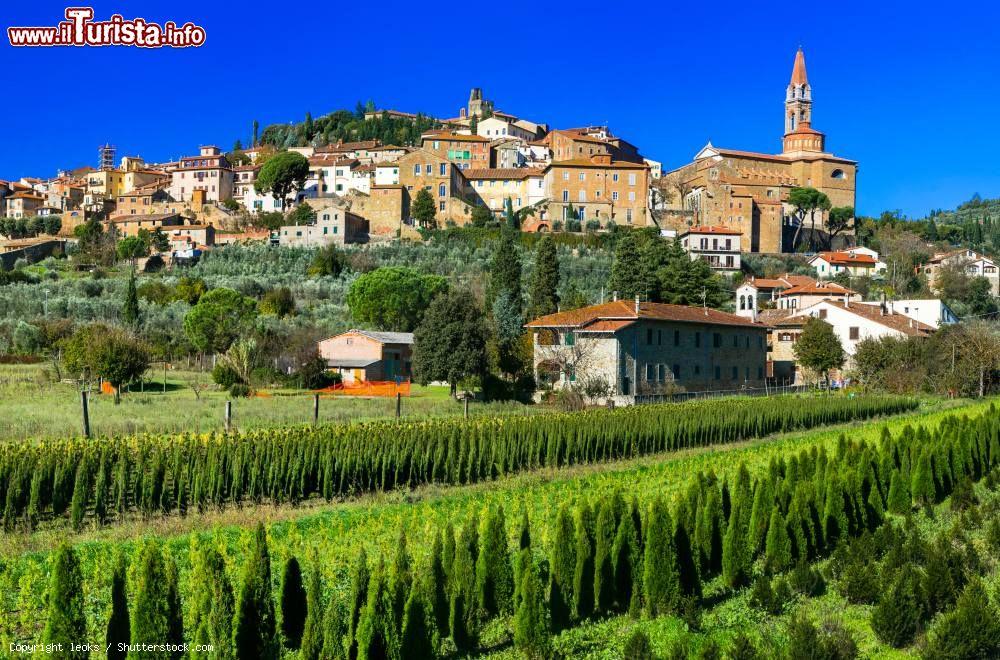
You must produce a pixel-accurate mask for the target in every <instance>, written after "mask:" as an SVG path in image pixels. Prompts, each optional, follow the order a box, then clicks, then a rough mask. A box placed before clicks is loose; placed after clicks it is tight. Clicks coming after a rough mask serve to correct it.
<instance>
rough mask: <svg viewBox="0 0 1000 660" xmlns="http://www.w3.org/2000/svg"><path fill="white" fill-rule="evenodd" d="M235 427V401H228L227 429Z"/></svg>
mask: <svg viewBox="0 0 1000 660" xmlns="http://www.w3.org/2000/svg"><path fill="white" fill-rule="evenodd" d="M232 428H233V402H232V401H226V430H227V431H229V430H231V429H232Z"/></svg>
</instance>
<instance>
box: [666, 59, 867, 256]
mask: <svg viewBox="0 0 1000 660" xmlns="http://www.w3.org/2000/svg"><path fill="white" fill-rule="evenodd" d="M812 104H813V99H812V87H811V86H810V85H809V78H808V76H807V75H806V57H805V54H804V53H803V52H802V49H801V48H799V50H798V52H797V53H796V54H795V63H794V65H793V67H792V78H791V81H790V82H789V83H788V88H787V90H786V92H785V112H784V123H785V133H784V138H783V140H782V150H781V153H780V154H774V155H772V154H763V153H755V152H751V151H737V150H734V149H723V148H721V147H716V146H714V145H712V143H711V142H709V143H708V144H707V145H705V147H704V148H702V150H701V151H699V152H698V154H697V155H696V156H695V157H694V160H693V161H692V162H691V163H689V164H687V165H685V166H683V167H681V168H678V169H676V170H673V171H672V172H670V173H668V174H666V175H665V176H666V177H669V178H670V180H671V182H672V188H673V190H674V198H673V199H671V200H669V202H668V204H667V207H666V212H665V213H664V214H663V217H664V219H663V221H661V223H660V224H661V226H663V227H664V228H669V229H675V230H677V231H678V233H680V232H681V231H684V230H686V229H687V225H691V224H694V225H726V226H727V227H730V228H732V229H736V230H739V232H740V233H741V235H742V240H741V242H742V244H743V245H744V246H746V247H744V250H749V251H750V252H765V253H767V252H770V253H777V252H792V251H794V249H795V246H793V245H792V244H791V243H792V237H793V236H794V235H795V224H796V223H797V218H796V217H795V212H794V209H793V207H792V206H791V205H789V204H788V194H789V192H790V191H791V190H792V188H796V187H811V188H816V189H817V190H820V191H822V192H824V193H826V195H827V196H828V197H829V198H830V202H831V205H832V206H834V207H844V206H849V207H851V208H853V207H854V196H855V191H856V176H857V171H858V164H857V162H856V161H853V160H848V159H846V158H841V157H839V156H835V155H833V154H832V153H829V152H827V151H826V136H825V135H824V134H823V133H821V132H820V131H818V130H816V129H815V128H813V127H812ZM819 216H820V212H817V214H816V227H817V229H819V228H820V227H825V226H826V225H825V222H826V217H825V216H826V214H825V213H824V214H823V219H822V223H821V219H820V217H819ZM808 222H809V220H808V218H807V219H806V223H808Z"/></svg>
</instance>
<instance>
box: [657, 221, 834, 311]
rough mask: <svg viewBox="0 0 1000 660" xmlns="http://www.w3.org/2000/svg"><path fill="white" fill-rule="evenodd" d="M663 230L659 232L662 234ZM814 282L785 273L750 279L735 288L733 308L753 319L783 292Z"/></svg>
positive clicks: (805, 276)
mask: <svg viewBox="0 0 1000 660" xmlns="http://www.w3.org/2000/svg"><path fill="white" fill-rule="evenodd" d="M662 231H663V230H661V233H662ZM816 284H817V282H816V280H814V279H813V278H811V277H809V276H807V275H795V274H792V273H785V274H784V275H781V276H779V277H774V278H770V277H751V278H750V279H749V280H746V281H744V282H743V284H741V285H739V286H738V287H737V288H736V298H735V300H734V307H735V308H736V314H737V315H738V316H745V317H748V318H753V317H754V316H755V315H756V314H757V313H758V312H759V311H760V309H761V306H762V305H763V306H765V307H775V306H777V303H778V297H779V295H780V294H781V293H782V292H783V291H787V290H788V289H791V288H792V287H795V286H815V285H816Z"/></svg>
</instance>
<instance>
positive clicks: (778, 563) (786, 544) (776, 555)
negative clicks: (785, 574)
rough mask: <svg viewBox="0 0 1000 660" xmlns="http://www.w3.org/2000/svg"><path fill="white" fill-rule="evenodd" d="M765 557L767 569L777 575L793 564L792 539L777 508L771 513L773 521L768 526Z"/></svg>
mask: <svg viewBox="0 0 1000 660" xmlns="http://www.w3.org/2000/svg"><path fill="white" fill-rule="evenodd" d="M764 557H765V564H766V565H767V567H768V568H769V569H770V570H771V571H773V572H775V573H780V572H782V571H784V570H785V569H786V568H788V567H789V566H791V563H792V539H791V537H789V536H788V529H787V528H786V527H785V519H784V517H782V515H781V510H780V509H779V508H778V507H777V506H775V507H774V509H773V510H772V511H771V521H770V523H769V524H768V526H767V542H766V544H765V549H764Z"/></svg>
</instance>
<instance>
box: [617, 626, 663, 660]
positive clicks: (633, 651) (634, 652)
mask: <svg viewBox="0 0 1000 660" xmlns="http://www.w3.org/2000/svg"><path fill="white" fill-rule="evenodd" d="M624 657H626V658H628V659H629V660H654V658H656V656H655V655H654V654H653V646H652V645H651V644H650V643H649V635H647V634H646V633H645V632H643V631H642V630H640V629H639V628H636V629H635V630H633V631H632V634H631V635H629V637H628V641H626V642H625V655H624Z"/></svg>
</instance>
